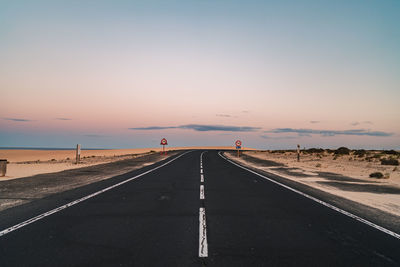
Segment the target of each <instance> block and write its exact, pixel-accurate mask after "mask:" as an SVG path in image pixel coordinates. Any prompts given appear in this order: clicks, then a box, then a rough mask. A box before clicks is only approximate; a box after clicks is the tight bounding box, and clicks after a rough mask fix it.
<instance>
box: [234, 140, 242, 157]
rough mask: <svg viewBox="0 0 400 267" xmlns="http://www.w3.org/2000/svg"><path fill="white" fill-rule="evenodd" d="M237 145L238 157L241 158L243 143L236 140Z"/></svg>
mask: <svg viewBox="0 0 400 267" xmlns="http://www.w3.org/2000/svg"><path fill="white" fill-rule="evenodd" d="M235 145H236V150H237V156H238V158H239V157H240V149H241V148H242V141H240V140H236V142H235Z"/></svg>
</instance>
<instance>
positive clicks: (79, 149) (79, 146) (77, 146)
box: [76, 144, 81, 164]
mask: <svg viewBox="0 0 400 267" xmlns="http://www.w3.org/2000/svg"><path fill="white" fill-rule="evenodd" d="M80 160H81V145H80V144H77V145H76V164H78V163H79V161H80Z"/></svg>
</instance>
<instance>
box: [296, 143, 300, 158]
mask: <svg viewBox="0 0 400 267" xmlns="http://www.w3.org/2000/svg"><path fill="white" fill-rule="evenodd" d="M297 161H300V145H297Z"/></svg>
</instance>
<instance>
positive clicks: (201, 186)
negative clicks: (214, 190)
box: [200, 185, 205, 199]
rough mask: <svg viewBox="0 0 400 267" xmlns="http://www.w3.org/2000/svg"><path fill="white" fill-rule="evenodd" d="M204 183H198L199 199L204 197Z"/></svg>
mask: <svg viewBox="0 0 400 267" xmlns="http://www.w3.org/2000/svg"><path fill="white" fill-rule="evenodd" d="M204 198H205V196H204V185H200V199H204Z"/></svg>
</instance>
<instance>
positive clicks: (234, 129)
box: [129, 124, 261, 132]
mask: <svg viewBox="0 0 400 267" xmlns="http://www.w3.org/2000/svg"><path fill="white" fill-rule="evenodd" d="M129 129H130V130H166V129H189V130H195V131H198V132H208V131H224V132H254V131H257V130H259V129H261V128H259V127H248V126H226V125H202V124H186V125H180V126H151V127H137V128H129Z"/></svg>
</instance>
